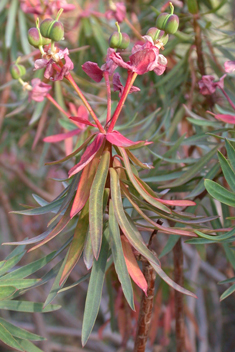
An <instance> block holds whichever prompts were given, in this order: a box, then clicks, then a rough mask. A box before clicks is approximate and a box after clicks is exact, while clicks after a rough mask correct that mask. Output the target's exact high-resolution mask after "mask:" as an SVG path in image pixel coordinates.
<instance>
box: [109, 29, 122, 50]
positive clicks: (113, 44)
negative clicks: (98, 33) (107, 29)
mask: <svg viewBox="0 0 235 352" xmlns="http://www.w3.org/2000/svg"><path fill="white" fill-rule="evenodd" d="M121 43H122V34H121V33H120V32H113V34H112V35H111V37H110V38H109V46H110V48H113V49H118V48H119V46H120V45H121Z"/></svg>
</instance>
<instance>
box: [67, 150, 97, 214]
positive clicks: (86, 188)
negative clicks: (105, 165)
mask: <svg viewBox="0 0 235 352" xmlns="http://www.w3.org/2000/svg"><path fill="white" fill-rule="evenodd" d="M98 163H99V158H98V155H96V156H95V157H94V159H93V160H92V161H91V162H90V163H89V164H88V165H87V166H85V168H84V170H83V171H82V175H81V178H80V180H79V184H78V188H77V192H76V195H75V198H74V202H73V206H72V209H71V212H70V216H71V218H73V217H74V216H75V215H76V214H78V213H79V212H80V211H81V210H82V208H83V207H84V205H85V204H86V202H87V200H88V198H89V195H90V189H91V185H92V182H93V180H94V177H95V172H96V170H97V166H98Z"/></svg>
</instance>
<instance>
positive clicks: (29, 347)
mask: <svg viewBox="0 0 235 352" xmlns="http://www.w3.org/2000/svg"><path fill="white" fill-rule="evenodd" d="M15 340H16V341H17V342H18V343H19V344H20V346H21V347H22V348H23V349H24V351H26V352H43V351H42V350H41V349H40V348H38V347H37V346H35V345H34V344H33V343H32V342H30V341H28V340H22V339H19V338H17V337H15Z"/></svg>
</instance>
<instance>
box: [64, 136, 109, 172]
mask: <svg viewBox="0 0 235 352" xmlns="http://www.w3.org/2000/svg"><path fill="white" fill-rule="evenodd" d="M104 139H105V135H104V134H102V133H99V134H98V135H97V136H96V138H95V139H94V141H93V142H92V143H91V144H90V145H89V146H88V147H87V149H86V150H85V152H84V154H83V155H82V157H81V160H80V161H79V163H78V164H76V165H75V166H73V167H72V169H70V170H69V177H71V176H73V175H75V174H76V173H78V172H79V171H81V170H82V169H84V167H85V166H86V165H87V164H88V163H89V162H90V161H91V160H92V159H93V158H94V157H95V155H96V153H97V152H98V151H99V149H100V148H101V146H102V144H103V142H104Z"/></svg>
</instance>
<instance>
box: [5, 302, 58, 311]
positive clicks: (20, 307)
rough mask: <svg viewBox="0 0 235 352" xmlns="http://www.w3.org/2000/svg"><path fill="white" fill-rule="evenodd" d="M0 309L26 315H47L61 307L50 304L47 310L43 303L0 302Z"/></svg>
mask: <svg viewBox="0 0 235 352" xmlns="http://www.w3.org/2000/svg"><path fill="white" fill-rule="evenodd" d="M0 309H6V310H12V311H16V312H25V313H35V312H39V313H47V312H52V311H54V310H58V309H60V306H59V305H57V304H49V305H48V306H47V307H46V308H43V303H36V302H28V301H0Z"/></svg>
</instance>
